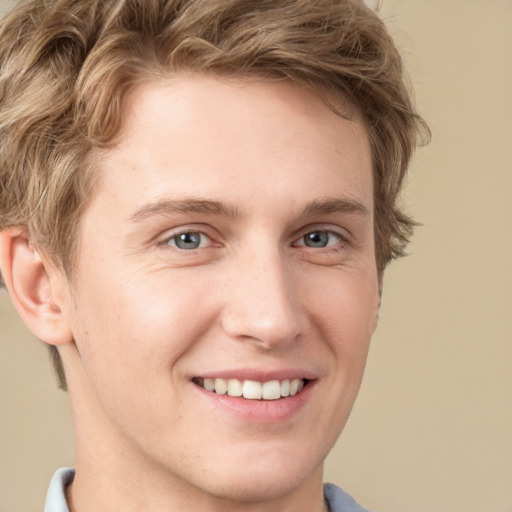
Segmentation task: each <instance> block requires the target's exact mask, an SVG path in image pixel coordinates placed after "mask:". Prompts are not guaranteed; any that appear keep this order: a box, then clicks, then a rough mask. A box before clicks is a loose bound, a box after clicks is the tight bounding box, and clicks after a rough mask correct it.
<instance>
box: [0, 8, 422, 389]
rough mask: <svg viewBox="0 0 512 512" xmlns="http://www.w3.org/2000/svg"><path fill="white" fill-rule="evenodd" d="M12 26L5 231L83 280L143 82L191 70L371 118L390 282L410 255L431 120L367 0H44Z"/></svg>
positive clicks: (0, 203) (1, 72) (0, 199)
mask: <svg viewBox="0 0 512 512" xmlns="http://www.w3.org/2000/svg"><path fill="white" fill-rule="evenodd" d="M0 30H1V31H0V41H1V48H0V103H1V108H0V137H1V144H0V230H4V229H8V228H16V229H19V230H21V231H23V232H24V233H25V234H26V237H27V238H28V240H29V241H30V244H31V246H32V247H33V248H34V250H36V251H37V252H38V253H40V254H41V255H44V257H45V258H47V260H48V262H50V263H51V265H54V266H55V268H57V269H58V270H59V271H60V272H62V273H63V274H64V275H66V276H67V279H68V281H69V283H70V286H71V288H73V283H75V282H79V280H80V279H79V277H78V276H77V266H78V265H79V260H80V254H81V252H82V249H83V248H84V247H83V245H82V244H83V237H81V234H82V233H83V228H84V225H83V223H84V217H86V215H87V212H88V211H89V208H90V205H91V203H94V201H95V198H96V196H97V194H98V189H99V188H100V187H101V186H102V181H103V177H102V174H101V173H102V167H103V166H102V165H99V162H100V161H101V160H102V158H106V161H107V162H108V161H109V157H108V155H109V154H110V153H109V152H111V151H114V152H115V151H116V150H117V149H116V148H119V147H120V148H123V144H124V143H126V138H129V137H130V133H131V132H130V130H131V128H130V127H131V126H132V124H131V123H132V122H133V116H134V115H135V114H134V110H133V108H134V107H133V102H137V101H140V102H142V103H143V104H147V103H148V101H149V100H148V101H146V100H144V99H141V98H140V94H139V93H140V91H142V90H146V91H153V92H152V93H151V92H148V94H149V95H151V94H153V95H154V94H155V91H157V90H158V86H157V85H155V84H162V83H167V82H169V83H171V84H172V83H173V81H174V82H176V83H177V84H178V85H176V84H175V86H176V87H177V88H178V90H179V88H180V83H182V82H181V78H180V77H184V76H188V77H189V79H190V77H201V81H204V80H206V81H208V80H213V81H217V82H219V83H221V84H224V86H225V87H235V89H236V86H235V85H233V84H238V86H240V84H246V85H247V87H249V89H250V88H255V89H254V91H255V94H257V93H256V90H264V91H265V90H266V89H265V87H270V88H271V89H272V90H274V89H275V90H276V91H277V90H282V91H284V90H289V93H290V95H291V96H290V97H294V95H297V101H298V103H301V102H303V103H304V105H305V104H307V103H308V101H309V102H311V103H315V102H319V103H322V104H323V106H324V107H325V109H326V111H327V110H328V111H330V113H331V114H332V115H334V116H338V117H339V118H340V119H343V120H347V121H349V122H355V123H359V125H360V126H361V127H362V129H363V132H364V137H365V140H366V142H365V144H367V148H368V154H369V161H370V164H369V166H370V168H371V180H370V181H371V196H372V201H371V202H372V205H371V208H369V210H370V211H371V215H372V230H373V231H372V237H373V241H372V251H373V258H374V265H375V269H376V272H375V274H376V276H377V279H378V280H379V281H380V279H381V278H382V274H383V272H384V269H385V267H386V265H387V264H388V263H389V262H390V261H391V260H392V259H393V258H396V257H399V256H402V255H403V253H404V248H405V245H406V243H407V242H408V240H409V237H410V235H411V233H412V227H413V222H412V220H411V219H410V218H409V217H408V216H407V215H405V214H404V213H403V212H402V211H401V209H400V206H399V203H398V199H399V194H400V190H401V187H402V185H403V181H404V178H405V175H406V170H407V166H408V164H409V160H410V158H411V155H412V152H413V149H414V147H415V145H416V143H417V140H418V136H419V135H420V133H421V132H422V131H424V130H425V126H424V123H423V121H422V120H421V118H420V117H419V116H418V115H417V113H416V111H415V109H414V107H413V104H412V101H411V98H410V96H409V92H408V90H407V87H406V83H405V78H404V71H403V69H402V61H401V58H400V56H399V53H398V51H397V50H396V48H395V46H394V44H393V42H392V40H391V38H390V36H389V35H388V33H387V31H386V29H385V27H384V25H383V24H382V22H381V21H380V20H379V19H378V17H377V16H376V15H375V14H374V13H373V12H372V11H371V10H370V9H368V8H367V7H366V6H365V5H364V3H363V2H362V1H360V0H346V1H338V0H315V1H306V0H283V1H280V2H275V1H273V0H272V1H270V0H269V1H267V0H264V1H262V2H254V1H252V0H247V1H246V0H222V1H220V0H219V1H212V0H195V1H188V0H187V1H185V0H144V1H143V2H141V1H138V0H119V1H112V2H105V1H102V0H95V1H91V0H87V1H86V0H55V1H53V2H49V1H36V0H34V1H28V2H22V3H21V4H20V5H19V6H18V7H17V8H15V9H14V10H13V11H12V12H11V13H10V14H9V15H8V17H7V18H6V19H5V20H4V22H3V24H2V26H1V29H0ZM192 82H193V79H192ZM192 82H191V83H192ZM181 87H183V86H181ZM258 87H260V88H259V89H258ZM261 87H263V89H261ZM185 89H187V87H183V91H184V90H185ZM221 89H222V87H221ZM160 92H162V91H160ZM162 94H163V96H166V95H165V93H163V92H162ZM191 94H193V93H191ZM201 94H202V93H201V92H200V91H199V92H197V97H198V98H202V99H203V100H204V101H206V99H205V98H204V96H202V95H201ZM222 94H223V93H222V90H219V95H220V96H222ZM258 94H259V93H258ZM265 94H266V93H265ZM304 94H306V95H307V98H309V99H307V98H306V99H304ZM235 96H236V94H235ZM226 98H227V95H226ZM145 101H146V103H144V102H145ZM169 101H171V100H169ZM213 101H214V100H213ZM241 101H242V100H241ZM149 103H151V102H149ZM315 104H316V103H315ZM317 107H318V108H319V109H320V108H321V107H319V106H318V105H317ZM148 108H149V107H148ZM240 108H241V107H240ZM326 115H327V114H326ZM206 117H208V116H206ZM333 123H335V121H333ZM127 126H128V128H127ZM175 136H176V138H179V132H176V134H175ZM175 140H176V139H175ZM170 142H171V143H172V140H171V141H170ZM105 155H107V156H105ZM107 167H108V164H107ZM254 172H258V171H257V169H256V170H254ZM299 176H300V175H299ZM51 350H52V353H53V355H54V358H55V363H56V367H57V371H58V374H59V378H60V383H61V386H65V377H64V372H63V370H62V366H61V364H62V363H61V360H60V356H59V354H58V352H57V350H56V349H55V347H53V346H52V347H51Z"/></svg>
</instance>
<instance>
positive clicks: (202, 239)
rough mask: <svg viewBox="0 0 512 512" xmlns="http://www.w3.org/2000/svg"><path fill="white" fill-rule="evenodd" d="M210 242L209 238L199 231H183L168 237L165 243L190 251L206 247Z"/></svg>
mask: <svg viewBox="0 0 512 512" xmlns="http://www.w3.org/2000/svg"><path fill="white" fill-rule="evenodd" d="M210 242H211V240H210V238H209V237H208V236H207V235H205V234H204V233H201V232H200V231H185V232H182V233H178V234H177V235H174V236H172V237H171V238H169V240H167V242H166V244H167V245H171V246H172V247H176V248H177V249H181V250H184V251H192V250H194V249H200V248H202V247H206V246H207V245H209V244H210Z"/></svg>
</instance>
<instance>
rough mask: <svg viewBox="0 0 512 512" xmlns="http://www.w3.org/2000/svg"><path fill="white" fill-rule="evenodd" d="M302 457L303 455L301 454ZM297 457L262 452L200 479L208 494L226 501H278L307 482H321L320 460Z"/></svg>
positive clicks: (317, 483) (319, 483)
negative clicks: (255, 457) (250, 461)
mask: <svg viewBox="0 0 512 512" xmlns="http://www.w3.org/2000/svg"><path fill="white" fill-rule="evenodd" d="M305 458H306V457H305ZM312 459H313V458H312V457H311V456H308V457H307V460H301V459H300V458H298V457H297V456H296V455H293V456H292V455H286V456H285V457H283V455H282V454H278V453H268V452H267V451H263V452H261V453H260V454H259V456H258V460H256V461H253V463H247V462H246V463H244V464H234V465H232V466H231V467H226V466H224V467H223V468H218V471H216V472H215V474H212V475H211V478H209V479H207V480H206V481H203V482H201V484H200V485H201V487H202V488H203V490H206V491H207V492H208V493H209V494H212V495H215V496H217V497H219V498H224V499H226V500H229V501H236V502H240V503H258V502H268V501H274V500H279V499H281V498H284V497H285V496H288V495H290V494H292V493H293V492H295V491H297V490H298V489H300V488H302V487H303V486H307V485H308V483H309V482H315V484H316V485H321V482H322V463H321V461H322V459H320V460H319V461H318V462H315V463H312Z"/></svg>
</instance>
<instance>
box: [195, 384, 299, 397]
mask: <svg viewBox="0 0 512 512" xmlns="http://www.w3.org/2000/svg"><path fill="white" fill-rule="evenodd" d="M195 382H196V384H199V385H201V386H202V387H203V388H205V389H206V390H207V391H212V392H215V393H217V394H218V395H225V394H228V395H229V396H235V397H240V396H243V397H244V398H246V399H248V400H261V399H263V400H278V399H279V398H282V397H287V396H293V395H296V394H297V393H299V392H300V391H301V390H302V389H303V388H304V384H305V383H304V379H291V380H289V379H285V380H281V381H279V380H269V381H267V382H258V381H255V380H244V381H241V380H238V379H196V380H195Z"/></svg>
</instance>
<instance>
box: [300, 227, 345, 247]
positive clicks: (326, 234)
mask: <svg viewBox="0 0 512 512" xmlns="http://www.w3.org/2000/svg"><path fill="white" fill-rule="evenodd" d="M340 240H341V236H340V235H338V234H337V233H334V232H333V231H312V232H311V233H307V234H306V235H304V236H303V237H302V238H301V240H300V242H299V243H298V244H297V245H305V246H306V247H311V248H313V249H323V248H324V247H330V246H332V245H336V244H337V243H339V242H340Z"/></svg>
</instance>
